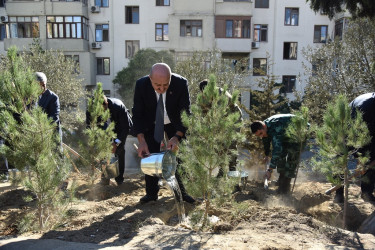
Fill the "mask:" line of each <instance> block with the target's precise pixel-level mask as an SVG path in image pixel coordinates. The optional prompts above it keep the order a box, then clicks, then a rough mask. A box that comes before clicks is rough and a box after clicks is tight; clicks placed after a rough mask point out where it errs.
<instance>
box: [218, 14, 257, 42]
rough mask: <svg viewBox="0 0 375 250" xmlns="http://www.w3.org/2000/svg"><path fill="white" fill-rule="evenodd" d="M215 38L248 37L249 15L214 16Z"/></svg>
mask: <svg viewBox="0 0 375 250" xmlns="http://www.w3.org/2000/svg"><path fill="white" fill-rule="evenodd" d="M215 37H216V38H250V17H249V16H242V17H241V16H216V17H215Z"/></svg>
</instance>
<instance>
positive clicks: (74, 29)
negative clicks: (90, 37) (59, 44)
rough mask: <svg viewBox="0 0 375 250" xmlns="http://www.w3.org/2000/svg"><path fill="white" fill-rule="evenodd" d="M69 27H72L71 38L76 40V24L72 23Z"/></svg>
mask: <svg viewBox="0 0 375 250" xmlns="http://www.w3.org/2000/svg"><path fill="white" fill-rule="evenodd" d="M71 27H72V37H73V38H77V29H76V24H74V23H72V24H71Z"/></svg>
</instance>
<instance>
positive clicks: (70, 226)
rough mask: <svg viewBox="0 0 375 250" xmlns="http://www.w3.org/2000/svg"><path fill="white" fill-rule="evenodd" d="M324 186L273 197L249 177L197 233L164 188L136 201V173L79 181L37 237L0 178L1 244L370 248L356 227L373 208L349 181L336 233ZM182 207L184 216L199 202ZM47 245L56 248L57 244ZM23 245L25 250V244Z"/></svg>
mask: <svg viewBox="0 0 375 250" xmlns="http://www.w3.org/2000/svg"><path fill="white" fill-rule="evenodd" d="M329 187H330V184H327V183H324V182H317V181H308V180H304V181H303V182H299V183H297V185H296V188H295V190H294V192H293V194H292V195H288V196H279V195H277V194H276V192H275V189H276V187H273V186H272V187H270V189H269V190H264V188H263V184H262V183H261V182H257V181H250V182H249V183H248V185H247V186H246V188H245V190H244V191H243V192H242V193H241V192H239V193H236V194H235V200H236V201H237V202H238V203H239V204H242V206H241V207H242V208H237V209H234V208H233V207H231V206H229V205H227V206H223V207H220V208H215V209H213V210H212V211H210V214H211V215H214V216H217V217H218V218H219V221H218V222H217V223H216V224H214V225H212V227H211V230H210V231H206V232H197V231H195V230H192V228H191V227H190V225H188V224H187V223H185V224H183V225H181V224H178V217H177V209H176V207H175V201H174V198H173V196H172V193H171V192H170V191H169V190H168V189H167V188H162V189H161V191H160V193H159V200H158V201H156V202H149V203H147V204H140V203H139V199H140V198H141V197H142V196H143V195H144V192H145V191H144V180H143V176H142V175H139V174H134V175H129V176H127V179H126V180H125V183H124V184H123V185H121V186H116V185H115V183H114V182H111V184H110V185H109V186H101V185H99V184H94V185H93V186H92V187H90V186H88V185H87V183H86V182H85V181H83V180H82V179H81V180H80V181H79V182H78V190H77V196H78V198H79V199H78V201H77V202H75V203H74V204H72V207H71V208H70V213H69V214H70V218H69V220H68V221H67V222H66V223H65V224H63V225H60V226H59V227H58V228H56V229H55V230H51V231H48V232H45V233H43V234H40V233H37V232H35V233H27V234H22V235H21V234H19V232H18V229H17V220H18V219H19V218H20V216H21V215H22V214H23V213H24V212H25V211H26V210H27V209H28V208H29V207H32V206H33V204H32V203H27V202H24V201H23V199H22V196H24V195H25V194H27V191H25V190H24V189H22V188H21V187H14V186H11V185H10V183H3V184H1V185H0V207H1V211H0V248H1V249H17V247H18V249H19V248H20V246H21V245H15V243H14V240H16V239H21V237H26V239H31V238H32V239H39V240H51V239H53V240H59V242H61V241H65V242H66V245H65V248H64V245H63V246H62V248H58V249H75V248H76V249H83V245H80V247H78V246H76V247H75V248H74V246H73V248H69V246H71V245H70V244H72V242H79V243H92V244H94V245H90V246H88V248H87V249H93V248H92V246H96V248H95V249H99V248H105V247H108V248H126V249H176V248H177V249H375V236H374V235H372V234H362V233H358V232H357V231H358V228H359V226H360V225H361V224H362V222H363V221H364V220H365V219H366V218H367V217H368V216H369V215H370V214H371V213H372V212H373V210H374V205H373V204H371V203H368V202H364V201H363V200H362V199H361V198H360V188H359V187H358V186H357V185H351V187H350V190H349V191H350V206H349V213H348V214H349V218H348V229H350V230H343V229H341V228H340V227H341V225H342V221H341V218H342V204H336V203H333V202H332V200H333V195H331V196H328V195H325V194H324V191H325V190H326V189H328V188H329ZM184 205H185V210H186V212H187V213H189V212H190V211H192V209H194V206H201V205H202V204H200V203H197V204H195V205H191V204H188V203H185V204H184ZM22 239H23V238H22ZM12 242H13V243H12ZM53 242H54V243H51V244H55V247H53V248H55V249H57V248H56V246H57V245H56V244H57V243H56V242H57V241H53ZM12 246H13V247H15V248H11V247H12ZM28 246H29V247H30V244H29V245H28ZM22 249H28V247H27V245H26V246H22ZM29 249H33V248H29ZM34 249H36V248H34ZM47 249H48V248H47Z"/></svg>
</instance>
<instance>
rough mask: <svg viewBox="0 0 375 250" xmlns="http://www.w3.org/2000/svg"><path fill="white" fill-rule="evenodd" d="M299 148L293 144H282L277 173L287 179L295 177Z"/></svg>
mask: <svg viewBox="0 0 375 250" xmlns="http://www.w3.org/2000/svg"><path fill="white" fill-rule="evenodd" d="M299 155H300V148H299V145H298V144H295V143H284V145H283V153H282V155H281V159H279V161H278V165H277V172H278V173H280V174H283V175H284V176H285V177H287V178H295V177H296V168H297V166H298V163H299Z"/></svg>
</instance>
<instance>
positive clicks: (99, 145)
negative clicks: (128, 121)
mask: <svg viewBox="0 0 375 250" xmlns="http://www.w3.org/2000/svg"><path fill="white" fill-rule="evenodd" d="M103 101H104V93H103V89H102V83H100V82H99V83H97V86H96V89H95V92H94V94H93V97H92V98H89V99H88V105H87V112H88V114H89V121H88V123H89V124H88V126H87V128H86V129H85V130H84V137H83V138H81V141H80V152H81V156H82V157H83V161H82V165H81V167H82V168H81V169H82V170H83V172H84V173H85V174H86V175H88V178H89V179H90V180H91V182H92V183H93V182H94V180H95V179H97V178H98V175H100V174H101V173H102V172H103V171H104V168H105V167H106V166H107V165H108V164H109V162H110V158H111V155H112V141H113V139H115V138H116V136H115V133H114V131H113V129H114V127H115V123H114V122H111V123H109V124H107V121H108V119H109V118H110V111H109V109H104V106H103ZM98 170H99V171H98Z"/></svg>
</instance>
